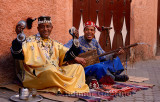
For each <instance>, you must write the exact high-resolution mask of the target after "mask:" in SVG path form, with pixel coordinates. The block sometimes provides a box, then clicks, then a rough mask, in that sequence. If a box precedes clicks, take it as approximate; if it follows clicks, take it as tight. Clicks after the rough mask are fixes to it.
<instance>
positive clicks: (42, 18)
mask: <svg viewBox="0 0 160 102" xmlns="http://www.w3.org/2000/svg"><path fill="white" fill-rule="evenodd" d="M36 19H37V18H34V19H32V18H31V17H29V18H27V21H26V22H27V27H28V29H31V28H32V23H33V21H35V20H36ZM42 23H52V21H51V17H50V16H40V17H38V24H42Z"/></svg>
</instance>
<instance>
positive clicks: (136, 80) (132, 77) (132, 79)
mask: <svg viewBox="0 0 160 102" xmlns="http://www.w3.org/2000/svg"><path fill="white" fill-rule="evenodd" d="M147 80H149V78H145V77H136V76H129V81H131V82H144V81H147Z"/></svg>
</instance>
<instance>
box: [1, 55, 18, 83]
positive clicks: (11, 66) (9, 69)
mask: <svg viewBox="0 0 160 102" xmlns="http://www.w3.org/2000/svg"><path fill="white" fill-rule="evenodd" d="M15 80H17V77H16V72H15V62H14V59H13V57H12V55H11V53H9V54H6V55H3V56H0V85H2V84H8V83H12V82H14V81H15Z"/></svg>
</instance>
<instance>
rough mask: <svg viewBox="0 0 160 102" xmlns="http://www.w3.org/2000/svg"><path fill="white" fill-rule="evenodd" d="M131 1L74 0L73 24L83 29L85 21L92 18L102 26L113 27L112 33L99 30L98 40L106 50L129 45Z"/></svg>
mask: <svg viewBox="0 0 160 102" xmlns="http://www.w3.org/2000/svg"><path fill="white" fill-rule="evenodd" d="M130 3H131V0H73V26H75V27H76V28H77V29H79V30H80V28H81V30H83V29H82V28H83V27H81V26H83V23H85V22H86V21H89V20H91V21H93V22H95V23H96V25H98V26H100V27H102V26H104V27H112V29H111V30H110V34H108V33H107V31H102V32H98V33H100V35H99V37H98V38H97V40H98V41H99V43H100V45H101V47H102V48H103V49H104V50H105V51H110V50H114V49H117V48H119V47H120V46H121V47H122V46H126V45H129V44H130ZM82 22H83V23H82ZM81 23H82V24H81ZM81 32H83V31H81Z"/></svg>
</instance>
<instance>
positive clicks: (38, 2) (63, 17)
mask: <svg viewBox="0 0 160 102" xmlns="http://www.w3.org/2000/svg"><path fill="white" fill-rule="evenodd" d="M72 5H73V4H72V0H0V20H1V21H0V35H1V37H0V49H1V50H0V84H4V83H9V82H11V81H13V79H15V78H16V77H15V69H14V60H13V58H12V56H11V53H10V47H11V43H12V40H13V39H15V38H16V33H15V27H16V24H17V23H18V21H20V20H26V19H27V18H28V17H32V18H37V17H39V16H43V15H48V16H51V18H52V22H53V31H52V34H51V38H53V39H55V40H58V41H59V42H61V43H66V42H67V41H68V40H69V39H71V36H69V34H68V29H69V28H70V27H71V26H72V7H73V6H72ZM24 33H25V34H26V35H27V36H29V35H33V34H36V33H37V21H35V22H34V23H33V27H32V29H31V30H28V29H25V30H24Z"/></svg>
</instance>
